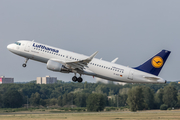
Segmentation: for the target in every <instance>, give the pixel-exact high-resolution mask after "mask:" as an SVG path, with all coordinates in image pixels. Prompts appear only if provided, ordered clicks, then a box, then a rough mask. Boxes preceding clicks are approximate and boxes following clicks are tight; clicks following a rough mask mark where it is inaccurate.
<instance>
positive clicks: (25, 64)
mask: <svg viewBox="0 0 180 120" xmlns="http://www.w3.org/2000/svg"><path fill="white" fill-rule="evenodd" d="M28 60H29V58H26V60H25V63H24V64H22V66H23V67H24V68H25V67H26V66H27V62H28Z"/></svg>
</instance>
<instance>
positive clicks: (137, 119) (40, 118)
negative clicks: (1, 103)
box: [0, 110, 180, 120]
mask: <svg viewBox="0 0 180 120" xmlns="http://www.w3.org/2000/svg"><path fill="white" fill-rule="evenodd" d="M145 119H148V120H160V119H161V120H171V119H172V120H179V119H180V110H166V111H161V110H149V111H140V112H83V113H50V114H49V113H48V114H36V112H33V113H32V114H21V113H20V114H13V113H12V114H7V115H0V120H145Z"/></svg>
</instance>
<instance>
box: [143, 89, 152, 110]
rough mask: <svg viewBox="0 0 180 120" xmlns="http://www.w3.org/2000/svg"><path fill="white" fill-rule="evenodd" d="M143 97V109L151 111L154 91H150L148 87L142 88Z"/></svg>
mask: <svg viewBox="0 0 180 120" xmlns="http://www.w3.org/2000/svg"><path fill="white" fill-rule="evenodd" d="M142 90H143V96H144V102H145V104H144V108H145V109H152V108H154V91H153V90H151V89H150V88H149V87H145V86H144V87H143V89H142Z"/></svg>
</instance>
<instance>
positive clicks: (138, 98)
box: [127, 86, 144, 111]
mask: <svg viewBox="0 0 180 120" xmlns="http://www.w3.org/2000/svg"><path fill="white" fill-rule="evenodd" d="M127 103H128V105H129V107H130V110H131V111H137V110H143V108H144V96H143V91H142V87H140V86H136V87H133V88H132V89H131V90H129V91H128V98H127Z"/></svg>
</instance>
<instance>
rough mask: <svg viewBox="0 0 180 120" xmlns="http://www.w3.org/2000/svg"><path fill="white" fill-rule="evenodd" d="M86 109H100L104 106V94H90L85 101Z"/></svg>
mask: <svg viewBox="0 0 180 120" xmlns="http://www.w3.org/2000/svg"><path fill="white" fill-rule="evenodd" d="M86 104H87V110H88V111H102V110H104V108H105V104H106V102H105V96H104V95H103V94H99V93H93V94H90V95H89V96H88V98H87V101H86Z"/></svg>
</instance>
